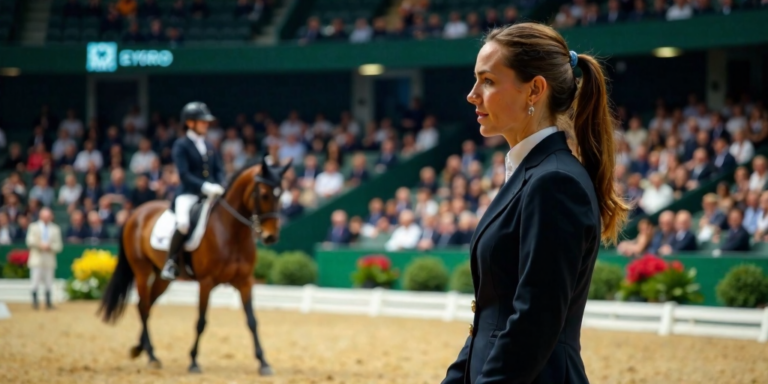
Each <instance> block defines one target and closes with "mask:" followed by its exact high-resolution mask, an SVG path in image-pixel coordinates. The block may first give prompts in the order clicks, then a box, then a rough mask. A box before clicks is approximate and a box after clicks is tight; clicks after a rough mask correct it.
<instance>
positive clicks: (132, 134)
mask: <svg viewBox="0 0 768 384" xmlns="http://www.w3.org/2000/svg"><path fill="white" fill-rule="evenodd" d="M143 138H144V135H142V134H141V132H139V131H137V130H136V126H135V125H134V124H133V122H132V121H128V123H127V124H126V125H125V133H124V134H123V146H124V147H126V148H130V149H138V147H139V143H140V142H141V140H142V139H143ZM110 149H111V148H110Z"/></svg>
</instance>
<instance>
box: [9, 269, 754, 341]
mask: <svg viewBox="0 0 768 384" xmlns="http://www.w3.org/2000/svg"><path fill="white" fill-rule="evenodd" d="M64 287H65V281H64V280H56V281H55V283H54V291H53V297H52V299H53V301H54V302H63V301H65V300H66V299H67V294H66V291H65V289H64ZM30 290H31V283H30V280H28V279H0V302H9V303H14V302H15V303H29V302H30V301H31V295H30ZM472 298H473V296H472V295H467V294H459V293H457V292H448V293H442V292H409V291H392V290H385V289H379V288H377V289H338V288H320V287H317V286H314V285H307V286H304V287H290V286H274V285H255V286H254V288H253V304H254V305H255V307H256V308H257V309H262V310H264V309H272V310H289V311H299V312H301V313H312V312H324V313H335V314H349V315H367V316H371V317H377V316H388V317H409V318H420V319H436V320H442V321H464V322H471V321H472V311H471V309H470V305H471V302H472ZM137 300H138V297H137V296H136V292H135V290H134V291H133V292H132V294H131V302H134V303H135V302H137ZM197 302H198V284H197V283H196V282H174V283H172V284H171V285H170V287H169V288H168V290H167V291H166V292H165V293H164V294H163V295H162V296H161V297H160V299H158V301H157V304H158V305H197ZM209 304H210V306H212V307H228V308H233V309H239V308H241V307H242V303H241V300H240V294H239V293H238V292H237V291H236V290H235V289H234V288H232V287H230V286H218V287H216V288H215V289H214V290H213V291H212V292H211V297H210V300H209ZM583 326H584V327H585V328H597V329H605V330H615V331H633V332H651V333H656V334H658V335H661V336H666V335H688V336H704V337H722V338H733V339H747V340H757V341H758V342H761V343H765V342H766V341H768V308H765V309H742V308H725V307H705V306H695V305H677V304H676V303H673V302H669V303H627V302H618V301H592V300H590V301H589V302H588V303H587V307H586V310H585V313H584V322H583Z"/></svg>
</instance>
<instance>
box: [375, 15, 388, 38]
mask: <svg viewBox="0 0 768 384" xmlns="http://www.w3.org/2000/svg"><path fill="white" fill-rule="evenodd" d="M388 35H389V33H388V32H387V22H386V20H384V18H383V17H377V18H375V19H373V36H372V39H373V40H379V41H380V40H386V39H387V36H388Z"/></svg>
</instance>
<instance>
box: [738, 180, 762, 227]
mask: <svg viewBox="0 0 768 384" xmlns="http://www.w3.org/2000/svg"><path fill="white" fill-rule="evenodd" d="M743 214H744V221H743V222H742V226H743V227H744V229H746V230H747V232H749V234H750V235H753V234H755V232H757V221H758V219H759V218H760V217H761V216H763V212H762V208H761V207H760V192H755V191H749V193H747V198H746V199H745V200H744V212H743Z"/></svg>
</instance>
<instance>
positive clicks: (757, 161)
mask: <svg viewBox="0 0 768 384" xmlns="http://www.w3.org/2000/svg"><path fill="white" fill-rule="evenodd" d="M752 169H753V170H754V171H753V172H752V176H750V177H749V189H750V190H751V191H757V192H761V191H763V190H765V189H766V182H768V160H766V158H765V156H763V155H758V156H755V158H754V159H753V160H752Z"/></svg>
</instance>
